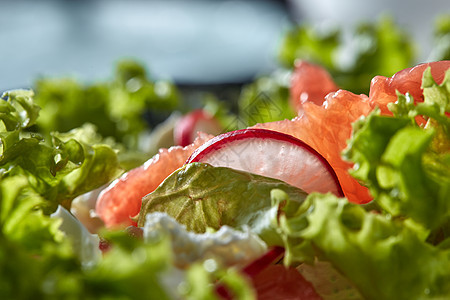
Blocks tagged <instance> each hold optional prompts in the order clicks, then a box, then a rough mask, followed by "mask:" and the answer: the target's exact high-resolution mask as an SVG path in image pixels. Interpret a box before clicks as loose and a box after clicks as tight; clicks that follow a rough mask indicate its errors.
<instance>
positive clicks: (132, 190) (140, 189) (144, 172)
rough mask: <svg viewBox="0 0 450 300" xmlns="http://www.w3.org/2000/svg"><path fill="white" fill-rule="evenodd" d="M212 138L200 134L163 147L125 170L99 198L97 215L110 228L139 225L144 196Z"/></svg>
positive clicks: (96, 208) (96, 209)
mask: <svg viewBox="0 0 450 300" xmlns="http://www.w3.org/2000/svg"><path fill="white" fill-rule="evenodd" d="M210 138H212V136H211V135H208V134H201V133H200V134H199V136H198V137H197V138H196V140H195V141H194V142H193V143H192V144H190V145H188V146H186V147H181V146H174V147H170V148H169V149H161V150H160V151H159V153H158V154H157V155H155V156H154V157H152V158H151V159H149V160H148V161H147V162H145V163H144V164H143V165H142V166H140V167H137V168H135V169H132V170H130V171H129V172H127V173H125V174H124V175H122V176H121V177H120V178H118V179H116V180H115V181H114V182H112V183H111V184H110V185H109V186H108V187H107V188H106V189H104V190H103V191H102V192H101V193H100V195H99V197H98V199H97V203H96V207H95V211H96V214H97V215H98V216H99V217H100V218H101V219H102V220H103V222H104V223H105V226H106V227H107V228H112V227H123V228H124V227H127V226H130V225H136V222H135V221H133V220H132V218H133V217H135V216H136V215H137V214H138V213H139V211H140V209H141V200H142V197H144V196H145V195H147V194H149V193H151V192H153V191H154V190H155V189H156V188H157V187H158V186H159V185H160V184H161V182H163V181H164V179H165V178H166V177H167V176H169V175H170V174H171V173H172V172H173V171H175V170H176V169H178V168H180V167H181V166H183V164H184V163H185V161H186V159H188V157H189V156H190V155H191V154H192V152H193V151H194V150H195V149H196V148H197V147H198V146H200V145H202V144H203V143H204V142H206V141H207V140H209V139H210Z"/></svg>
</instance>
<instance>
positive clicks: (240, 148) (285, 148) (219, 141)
mask: <svg viewBox="0 0 450 300" xmlns="http://www.w3.org/2000/svg"><path fill="white" fill-rule="evenodd" d="M191 162H203V163H209V164H211V165H213V166H221V167H229V168H233V169H237V170H242V171H247V172H250V173H254V174H258V175H262V176H266V177H272V178H276V179H280V180H283V181H285V182H287V183H289V184H291V185H293V186H296V187H298V188H300V189H302V190H304V191H305V192H307V193H311V192H322V193H326V192H332V193H334V194H335V195H337V196H343V192H342V189H341V186H340V184H339V181H338V179H337V176H336V174H335V172H334V170H333V168H332V167H331V166H330V165H329V163H328V162H327V161H326V160H325V158H323V156H321V155H320V154H319V153H318V152H317V151H315V150H314V149H313V148H311V147H310V146H309V145H308V144H306V143H304V142H303V141H301V140H299V139H296V138H295V137H293V136H291V135H288V134H283V133H280V132H276V131H272V130H265V129H256V128H252V129H241V130H236V131H232V132H227V133H224V134H221V135H219V136H216V137H215V138H213V139H211V140H209V141H208V142H206V143H205V144H203V145H202V146H201V147H199V148H198V149H197V150H196V151H195V152H194V153H193V154H192V155H191V157H190V158H189V159H188V160H187V163H191Z"/></svg>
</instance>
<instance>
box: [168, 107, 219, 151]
mask: <svg viewBox="0 0 450 300" xmlns="http://www.w3.org/2000/svg"><path fill="white" fill-rule="evenodd" d="M199 131H200V132H204V133H209V134H212V135H217V134H219V133H221V132H222V127H221V126H220V124H219V122H218V121H217V120H216V119H215V118H214V117H213V116H212V115H210V114H209V113H208V112H206V111H204V110H203V109H198V110H194V111H192V112H190V113H188V114H186V115H185V116H183V117H182V118H181V119H180V120H178V122H177V123H176V124H175V128H174V131H173V135H174V141H175V144H176V145H180V146H183V147H185V146H187V145H189V144H191V143H192V142H193V141H194V139H195V137H196V136H197V132H199Z"/></svg>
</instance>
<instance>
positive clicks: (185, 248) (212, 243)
mask: <svg viewBox="0 0 450 300" xmlns="http://www.w3.org/2000/svg"><path fill="white" fill-rule="evenodd" d="M143 231H144V240H145V241H151V240H152V239H155V238H158V237H159V236H161V235H166V234H167V235H169V236H170V239H171V243H172V248H173V252H174V256H175V264H176V265H177V266H178V267H180V268H184V267H186V266H188V265H190V264H192V263H193V262H195V261H199V260H205V259H208V258H214V259H216V260H218V261H219V262H220V263H222V264H224V265H227V266H231V265H238V266H244V265H245V264H247V263H249V262H251V261H252V260H254V259H256V258H258V257H260V256H261V255H263V254H264V253H266V252H267V245H266V244H265V243H264V242H263V241H262V240H261V239H260V238H259V237H258V236H257V235H256V234H254V233H252V232H251V231H250V230H249V229H248V228H244V230H243V231H238V230H235V229H233V228H231V227H229V226H222V227H221V228H220V229H219V230H218V231H216V232H213V233H209V232H207V233H203V234H197V233H194V232H189V231H187V230H186V228H185V226H183V225H181V224H179V223H178V222H177V221H175V220H174V219H173V218H172V217H170V216H168V215H167V214H165V213H160V212H155V213H151V214H148V215H147V216H146V222H145V225H144V227H143Z"/></svg>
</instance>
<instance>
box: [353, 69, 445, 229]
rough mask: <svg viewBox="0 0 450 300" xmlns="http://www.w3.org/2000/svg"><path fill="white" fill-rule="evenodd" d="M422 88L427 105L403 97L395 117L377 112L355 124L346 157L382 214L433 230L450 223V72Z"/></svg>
mask: <svg viewBox="0 0 450 300" xmlns="http://www.w3.org/2000/svg"><path fill="white" fill-rule="evenodd" d="M422 87H423V89H424V97H425V101H424V102H423V103H418V104H414V103H413V100H412V99H411V97H410V96H409V95H399V100H398V102H397V103H396V104H393V105H392V106H391V110H392V111H393V113H394V117H389V116H380V115H379V114H378V113H377V112H374V113H372V114H371V115H370V116H369V117H368V118H367V119H364V120H362V121H360V122H359V123H357V124H355V132H354V137H353V138H352V140H351V141H350V142H349V146H348V149H347V150H346V152H345V155H346V157H347V158H348V159H350V160H352V161H353V162H355V168H354V170H352V174H353V175H354V176H355V177H356V178H358V179H360V180H362V181H363V182H365V183H366V184H367V185H368V186H369V188H370V191H371V193H372V194H373V195H374V197H375V200H376V202H377V203H378V204H379V205H380V206H381V207H382V208H383V209H384V210H386V211H387V212H389V213H390V214H392V215H393V216H399V217H403V218H411V219H412V220H414V221H415V222H417V223H419V224H422V225H423V226H424V227H425V228H427V229H430V230H435V229H437V228H439V227H440V226H442V225H443V224H444V223H446V222H448V218H449V217H450V202H449V201H448V200H449V199H450V118H449V117H448V113H449V112H450V71H447V73H446V77H445V79H444V81H443V83H442V84H441V85H437V84H436V83H435V82H434V80H433V79H432V77H431V73H430V70H429V69H428V70H427V71H426V72H424V78H423V85H422ZM418 116H421V117H422V118H425V119H426V120H428V121H427V124H426V126H425V127H422V126H419V125H418V124H417V123H416V121H415V119H416V118H417V117H418ZM447 235H448V233H447Z"/></svg>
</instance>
